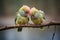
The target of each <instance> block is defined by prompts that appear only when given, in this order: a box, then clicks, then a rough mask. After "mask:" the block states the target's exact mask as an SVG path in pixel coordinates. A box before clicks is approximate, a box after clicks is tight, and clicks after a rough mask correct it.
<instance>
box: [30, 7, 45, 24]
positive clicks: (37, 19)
mask: <svg viewBox="0 0 60 40" xmlns="http://www.w3.org/2000/svg"><path fill="white" fill-rule="evenodd" d="M29 15H30V16H31V20H32V21H33V23H34V24H35V25H41V23H43V22H44V20H45V19H44V12H43V11H41V10H38V9H36V8H35V7H33V8H31V10H30V13H29Z"/></svg>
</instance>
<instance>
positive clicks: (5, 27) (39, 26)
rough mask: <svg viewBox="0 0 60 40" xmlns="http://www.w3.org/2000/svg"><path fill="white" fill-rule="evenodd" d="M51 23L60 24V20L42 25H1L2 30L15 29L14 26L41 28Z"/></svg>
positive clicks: (0, 29)
mask: <svg viewBox="0 0 60 40" xmlns="http://www.w3.org/2000/svg"><path fill="white" fill-rule="evenodd" d="M51 25H60V22H49V23H43V24H42V25H20V26H16V25H15V26H1V27H0V31H3V30H8V29H13V28H23V27H32V28H41V27H46V26H51Z"/></svg>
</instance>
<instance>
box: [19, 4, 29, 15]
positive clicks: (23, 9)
mask: <svg viewBox="0 0 60 40" xmlns="http://www.w3.org/2000/svg"><path fill="white" fill-rule="evenodd" d="M19 12H20V14H21V15H22V16H27V14H28V13H29V12H30V7H29V6H27V5H23V6H22V7H21V8H20V9H19Z"/></svg>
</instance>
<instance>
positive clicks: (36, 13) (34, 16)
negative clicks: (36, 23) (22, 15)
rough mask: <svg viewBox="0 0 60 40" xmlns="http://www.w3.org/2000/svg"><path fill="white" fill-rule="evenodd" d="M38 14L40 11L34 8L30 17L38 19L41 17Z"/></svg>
mask: <svg viewBox="0 0 60 40" xmlns="http://www.w3.org/2000/svg"><path fill="white" fill-rule="evenodd" d="M38 12H39V10H38V9H36V8H35V7H33V8H31V10H30V13H29V15H30V16H31V18H33V19H36V18H38V17H39V14H38Z"/></svg>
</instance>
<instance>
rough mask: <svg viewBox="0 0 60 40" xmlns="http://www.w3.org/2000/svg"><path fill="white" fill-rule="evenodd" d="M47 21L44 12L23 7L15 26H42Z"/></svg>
mask: <svg viewBox="0 0 60 40" xmlns="http://www.w3.org/2000/svg"><path fill="white" fill-rule="evenodd" d="M44 21H45V17H44V12H43V11H41V10H38V9H36V8H35V7H32V8H31V9H30V7H29V6H27V5H23V6H22V7H21V8H20V9H19V11H18V12H17V14H16V17H15V24H16V25H18V26H19V25H27V24H34V25H41V24H42V23H43V22H44Z"/></svg>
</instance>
